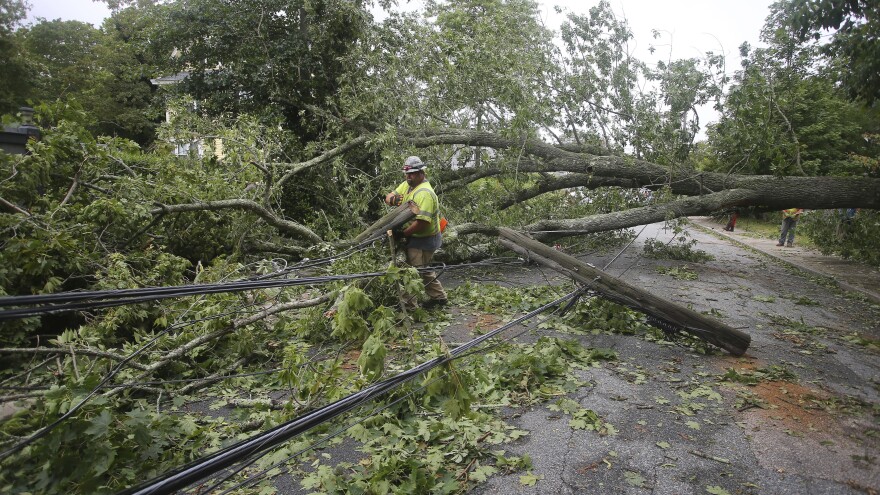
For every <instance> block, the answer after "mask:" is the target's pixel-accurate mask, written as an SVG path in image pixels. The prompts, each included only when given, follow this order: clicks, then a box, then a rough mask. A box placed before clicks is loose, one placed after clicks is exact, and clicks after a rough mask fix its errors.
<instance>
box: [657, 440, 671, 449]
mask: <svg viewBox="0 0 880 495" xmlns="http://www.w3.org/2000/svg"><path fill="white" fill-rule="evenodd" d="M656 445H657V446H658V447H660V448H661V449H668V448H669V447H670V445H669V444H668V443H667V442H657V444H656Z"/></svg>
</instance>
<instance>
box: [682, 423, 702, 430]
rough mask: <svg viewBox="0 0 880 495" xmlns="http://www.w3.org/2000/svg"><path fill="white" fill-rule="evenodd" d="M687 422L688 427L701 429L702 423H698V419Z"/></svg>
mask: <svg viewBox="0 0 880 495" xmlns="http://www.w3.org/2000/svg"><path fill="white" fill-rule="evenodd" d="M685 424H686V425H687V427H688V428H690V429H692V430H699V429H700V423H697V422H696V421H688V422H686V423H685Z"/></svg>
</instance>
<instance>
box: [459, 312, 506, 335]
mask: <svg viewBox="0 0 880 495" xmlns="http://www.w3.org/2000/svg"><path fill="white" fill-rule="evenodd" d="M501 321H502V320H501V317H500V316H498V315H493V314H487V313H483V314H479V315H476V316H474V317H473V318H471V319H469V320H468V322H467V323H466V325H467V327H468V328H469V329H471V330H474V329H476V328H479V329H481V330H483V331H485V330H493V329H495V327H496V326H497V325H498V324H499V323H501Z"/></svg>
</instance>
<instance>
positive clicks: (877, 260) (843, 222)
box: [798, 210, 880, 266]
mask: <svg viewBox="0 0 880 495" xmlns="http://www.w3.org/2000/svg"><path fill="white" fill-rule="evenodd" d="M878 222H880V213H878V212H876V211H872V210H861V211H859V212H858V213H857V214H856V215H855V216H853V217H851V218H848V217H847V215H846V212H845V211H841V210H827V211H813V212H810V213H809V214H807V215H805V217H804V218H803V219H802V220H801V221H800V222H798V231H799V232H798V233H799V234H805V235H807V236H808V237H809V238H810V239H812V240H813V241H814V242H815V243H816V245H817V246H818V247H819V249H820V251H822V253H824V254H830V253H835V254H839V255H841V256H843V257H845V258H852V259H855V260H859V261H862V262H865V263H868V264H870V265H873V266H880V242H878V237H877V224H878Z"/></svg>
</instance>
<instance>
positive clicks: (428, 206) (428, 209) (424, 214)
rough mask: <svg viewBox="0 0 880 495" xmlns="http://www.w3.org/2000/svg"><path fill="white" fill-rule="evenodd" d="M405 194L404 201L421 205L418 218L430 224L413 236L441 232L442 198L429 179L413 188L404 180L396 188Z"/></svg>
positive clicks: (427, 235) (429, 235)
mask: <svg viewBox="0 0 880 495" xmlns="http://www.w3.org/2000/svg"><path fill="white" fill-rule="evenodd" d="M394 191H395V192H397V193H398V194H400V195H401V196H403V202H404V203H406V202H407V201H412V202H414V203H415V204H416V206H418V207H419V210H421V211H420V212H419V214H418V215H416V220H424V221H426V222H428V223H429V224H430V228H428V229H426V230H423V231H421V232H418V233H415V234H413V235H412V236H413V237H431V236H432V235H437V234H438V233H439V232H440V200H439V199H437V193H435V192H434V188H433V187H431V184H430V183H429V182H428V181H424V182H422V183H421V184H419V185H418V186H416V187H415V188H413V189H412V190H411V189H410V187H409V184H407V183H406V181H404V182H403V183H402V184H400V185H399V186H397V189H395V190H394Z"/></svg>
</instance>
